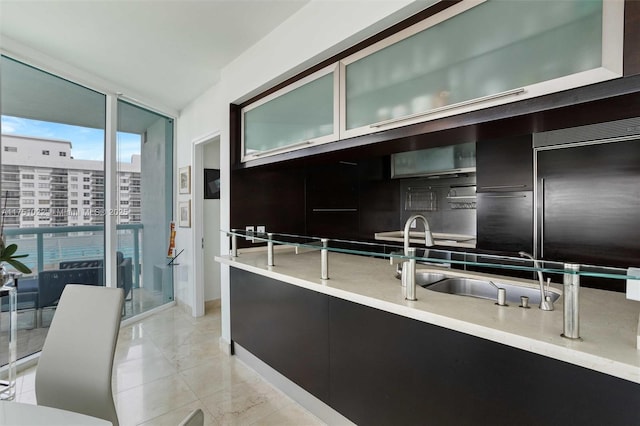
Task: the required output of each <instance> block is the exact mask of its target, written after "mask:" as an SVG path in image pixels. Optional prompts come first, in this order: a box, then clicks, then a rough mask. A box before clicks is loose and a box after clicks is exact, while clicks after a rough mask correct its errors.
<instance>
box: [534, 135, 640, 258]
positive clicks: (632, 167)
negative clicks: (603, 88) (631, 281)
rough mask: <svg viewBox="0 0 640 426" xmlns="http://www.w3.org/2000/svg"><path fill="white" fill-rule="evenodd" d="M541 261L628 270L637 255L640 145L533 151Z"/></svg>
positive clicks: (626, 143)
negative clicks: (535, 154) (547, 260)
mask: <svg viewBox="0 0 640 426" xmlns="http://www.w3.org/2000/svg"><path fill="white" fill-rule="evenodd" d="M538 178H539V191H540V192H539V197H540V198H539V199H540V200H541V210H540V212H541V217H540V224H541V225H540V228H541V229H540V234H541V235H540V238H541V242H540V244H541V247H542V250H543V251H542V253H541V254H542V256H543V257H544V258H545V259H551V260H558V261H568V262H579V263H585V264H595V265H610V266H621V267H625V266H632V265H636V264H637V263H638V254H639V253H640V141H638V140H631V141H623V142H613V143H603V144H596V145H588V146H576V147H573V148H564V149H555V150H547V151H540V152H538Z"/></svg>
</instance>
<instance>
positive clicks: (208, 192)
mask: <svg viewBox="0 0 640 426" xmlns="http://www.w3.org/2000/svg"><path fill="white" fill-rule="evenodd" d="M219 198H220V170H219V169H204V199H205V200H214V199H219Z"/></svg>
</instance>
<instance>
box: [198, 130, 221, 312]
mask: <svg viewBox="0 0 640 426" xmlns="http://www.w3.org/2000/svg"><path fill="white" fill-rule="evenodd" d="M192 155H193V157H192V164H193V172H192V174H193V188H194V193H193V220H194V223H193V253H194V277H195V278H194V279H195V283H194V291H193V292H192V293H191V306H192V315H193V316H194V317H198V316H202V315H204V313H205V309H204V308H205V301H215V300H220V265H219V264H218V263H217V262H214V261H213V258H214V256H216V255H217V254H219V253H220V198H219V197H218V198H206V199H205V193H208V194H211V192H215V191H211V187H212V185H215V182H213V181H212V182H207V183H205V169H206V170H220V133H219V132H214V133H211V134H209V135H206V136H203V137H201V138H198V139H196V140H194V141H193V149H192ZM207 175H210V173H207ZM207 184H208V185H207ZM218 184H219V181H218ZM205 185H207V186H206V187H205Z"/></svg>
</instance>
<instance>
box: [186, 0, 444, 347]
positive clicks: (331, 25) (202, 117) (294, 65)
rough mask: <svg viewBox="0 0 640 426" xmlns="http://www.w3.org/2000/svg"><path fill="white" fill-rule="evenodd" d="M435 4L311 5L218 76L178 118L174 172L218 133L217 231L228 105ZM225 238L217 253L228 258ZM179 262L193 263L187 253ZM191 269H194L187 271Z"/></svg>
mask: <svg viewBox="0 0 640 426" xmlns="http://www.w3.org/2000/svg"><path fill="white" fill-rule="evenodd" d="M430 3H433V1H428V2H426V1H412V0H389V1H375V0H374V1H371V0H369V1H365V0H359V1H328V0H312V1H311V2H310V3H309V4H307V5H306V6H305V7H303V8H302V9H300V10H299V11H298V12H297V13H295V14H294V15H292V16H291V18H289V19H288V20H287V21H285V22H284V23H283V24H282V25H280V26H279V27H278V28H276V29H275V30H274V31H272V32H271V33H270V34H268V35H267V36H266V37H265V38H263V39H262V40H261V41H259V42H258V43H256V44H255V45H254V46H253V47H251V48H250V49H248V50H247V51H246V52H245V53H243V54H242V55H241V56H240V57H238V58H237V59H236V60H235V61H234V62H232V63H231V64H230V65H229V66H227V67H226V68H224V69H223V70H222V72H221V78H220V81H219V83H218V84H217V85H216V86H214V87H212V88H210V89H209V90H207V91H206V92H204V93H203V94H202V95H201V96H200V97H198V98H197V99H196V100H194V101H193V102H192V103H191V104H190V105H189V106H188V107H187V108H185V109H184V110H183V111H182V112H181V114H180V117H179V119H178V139H177V167H182V166H184V165H187V164H189V161H190V158H191V144H192V141H193V140H195V139H197V138H198V137H202V136H203V135H206V134H209V133H212V132H215V131H220V163H221V179H222V189H221V190H222V195H221V218H220V219H221V228H222V229H229V167H228V164H229V104H230V103H238V102H239V101H242V100H246V99H248V98H249V97H250V96H252V95H254V94H257V93H259V92H261V91H262V90H264V89H265V88H267V87H270V86H272V85H274V84H276V83H278V82H280V81H283V80H284V79H286V78H288V77H290V76H292V75H294V74H297V73H298V72H300V71H302V70H304V69H306V68H308V67H310V66H312V65H314V64H316V63H318V62H320V61H322V60H323V59H326V58H329V57H330V56H332V55H334V54H336V53H338V52H340V51H342V50H344V49H345V48H347V47H349V46H351V45H353V44H355V43H357V42H358V41H361V40H364V39H365V38H367V37H369V36H371V35H373V34H375V33H377V32H379V31H381V30H382V29H384V28H386V27H388V26H390V25H392V24H394V23H396V22H399V21H400V20H402V19H404V18H406V17H408V16H410V15H412V14H414V13H416V12H417V11H418V10H421V9H423V8H425V7H426V6H427V5H428V4H430ZM191 239H192V233H191V232H190V230H188V229H186V230H185V229H179V230H178V235H177V244H178V245H179V246H180V247H191V246H192V244H191ZM228 244H229V242H228V239H227V238H222V239H221V248H220V250H221V252H222V253H225V254H226V253H228V251H229V247H228ZM184 255H185V257H184V260H183V262H184V263H186V264H189V263H192V262H193V255H192V253H189V252H187V250H185V253H184ZM190 269H192V268H190ZM178 290H179V291H177V292H176V295H175V296H176V298H177V299H178V300H179V301H181V302H184V303H187V304H188V303H189V300H191V293H192V292H193V291H194V280H193V274H190V276H189V285H187V286H186V287H184V288H181V289H178ZM221 298H222V314H223V318H222V337H223V339H226V340H227V341H230V328H229V318H228V313H229V305H228V303H229V278H228V267H225V266H223V267H222V268H221Z"/></svg>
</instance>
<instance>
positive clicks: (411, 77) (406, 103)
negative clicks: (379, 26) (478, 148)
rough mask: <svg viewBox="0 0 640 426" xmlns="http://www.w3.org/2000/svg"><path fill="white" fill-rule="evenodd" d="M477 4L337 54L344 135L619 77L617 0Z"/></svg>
mask: <svg viewBox="0 0 640 426" xmlns="http://www.w3.org/2000/svg"><path fill="white" fill-rule="evenodd" d="M478 3H479V2H478V1H469V2H468V1H463V2H461V3H458V4H456V5H454V6H452V7H450V8H448V9H445V10H444V11H442V12H440V13H438V14H436V15H434V16H432V17H431V18H428V19H426V20H425V21H422V22H421V23H418V24H416V25H415V26H413V27H410V28H408V29H407V30H404V31H402V32H400V33H397V34H396V35H394V36H391V37H389V38H388V39H386V40H382V41H381V42H379V43H377V44H375V45H373V46H370V47H369V48H367V49H364V50H363V51H361V52H358V53H356V54H354V55H353V56H351V57H349V58H346V59H345V60H344V61H343V63H344V67H345V77H344V104H343V108H344V109H345V111H344V113H343V117H342V119H343V120H344V122H345V124H344V127H343V129H342V131H343V132H345V134H344V136H355V135H356V134H362V133H366V132H370V131H372V130H373V131H375V130H379V128H380V127H383V128H388V127H392V126H394V125H406V124H411V122H407V120H409V121H410V120H412V119H414V120H415V121H414V122H417V121H423V120H425V119H430V118H438V117H441V116H444V115H451V114H454V113H459V112H464V108H467V109H466V110H471V109H478V108H483V107H487V106H491V105H495V104H497V103H504V102H510V101H512V100H518V99H522V98H524V97H532V96H539V95H541V94H544V93H550V92H553V91H558V90H566V89H567V88H570V87H577V86H580V85H585V84H590V83H593V82H595V81H600V80H605V79H610V78H614V77H617V76H619V75H621V65H622V50H621V49H622V35H621V32H620V31H621V28H622V24H623V14H624V4H623V2H616V1H609V0H607V1H605V2H604V6H603V1H602V0H562V1H540V0H518V1H495V0H488V1H485V2H480V3H479V4H478ZM606 8H609V9H613V10H614V12H615V13H608V10H607V11H606V12H607V13H603V10H605V9H606ZM603 16H605V19H604V20H603ZM616 21H617V22H616ZM612 22H613V24H616V23H617V28H610V27H611V26H613V27H616V25H613V24H612ZM603 26H604V28H605V30H606V31H607V34H606V35H605V36H603ZM416 31H417V32H416ZM609 31H611V32H609ZM604 45H606V49H607V52H605V51H604V50H605V49H603V46H604ZM567 76H571V77H567ZM354 129H359V130H358V131H354ZM363 129H364V130H363Z"/></svg>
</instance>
